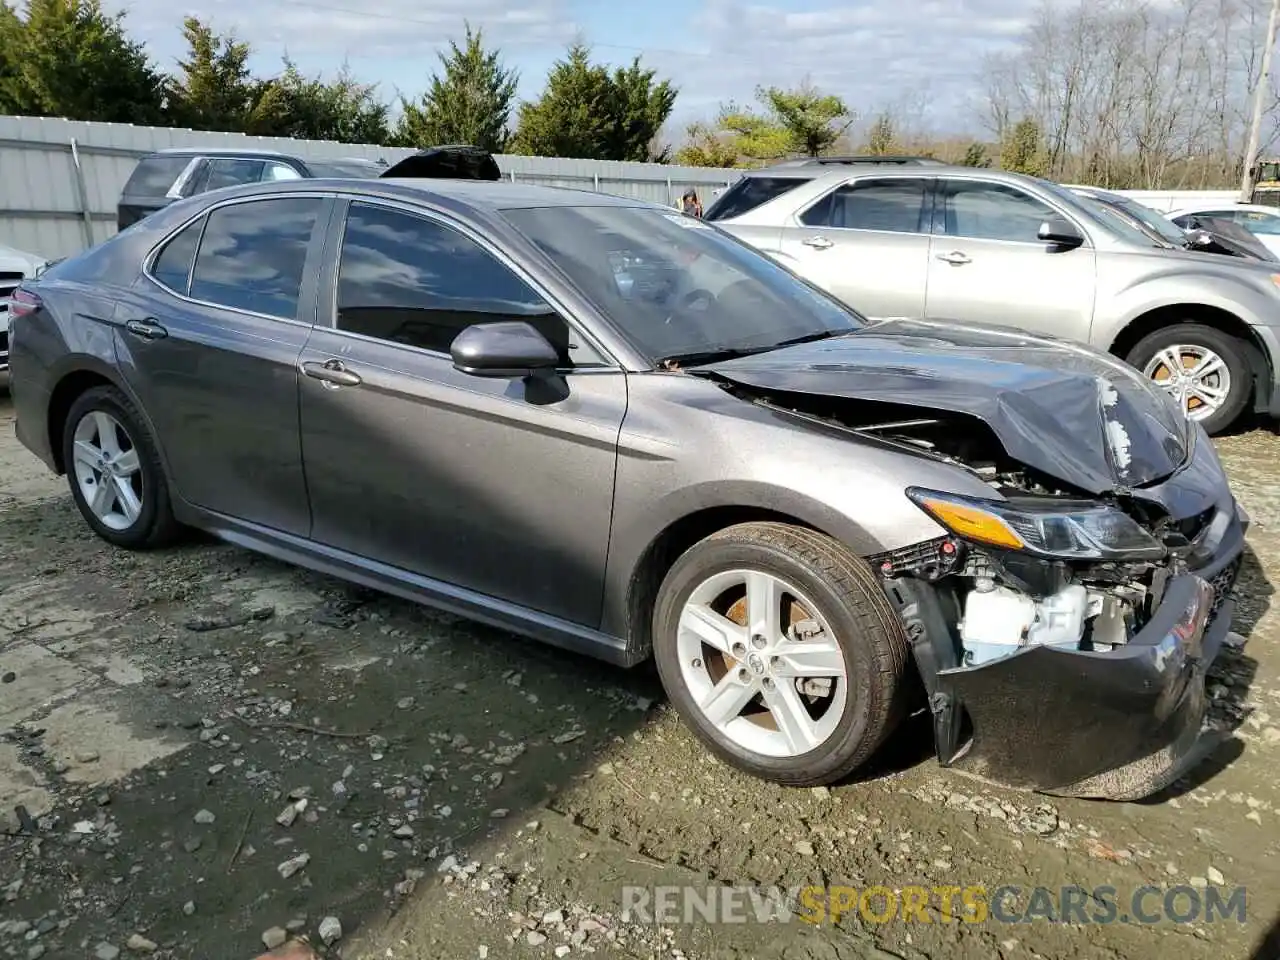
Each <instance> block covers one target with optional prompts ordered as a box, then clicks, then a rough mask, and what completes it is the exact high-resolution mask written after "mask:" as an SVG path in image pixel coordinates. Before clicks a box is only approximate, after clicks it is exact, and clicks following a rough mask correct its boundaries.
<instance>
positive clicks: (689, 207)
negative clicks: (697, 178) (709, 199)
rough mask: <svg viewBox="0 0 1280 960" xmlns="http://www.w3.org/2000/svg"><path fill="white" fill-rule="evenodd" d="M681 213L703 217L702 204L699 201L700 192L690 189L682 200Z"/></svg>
mask: <svg viewBox="0 0 1280 960" xmlns="http://www.w3.org/2000/svg"><path fill="white" fill-rule="evenodd" d="M680 212H681V213H683V214H685V215H686V216H690V217H699V218H701V216H702V203H701V201H700V200H698V191H696V190H694V189H693V187H690V188H689V189H688V190H686V191H685V192H684V196H683V197H681V198H680Z"/></svg>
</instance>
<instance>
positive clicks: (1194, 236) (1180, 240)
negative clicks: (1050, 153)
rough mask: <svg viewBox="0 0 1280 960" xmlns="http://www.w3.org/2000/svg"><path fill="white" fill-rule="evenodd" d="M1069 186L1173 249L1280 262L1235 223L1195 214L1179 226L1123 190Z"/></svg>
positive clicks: (1103, 210)
mask: <svg viewBox="0 0 1280 960" xmlns="http://www.w3.org/2000/svg"><path fill="white" fill-rule="evenodd" d="M1067 189H1068V190H1070V191H1071V192H1072V193H1074V194H1075V195H1076V196H1078V197H1084V198H1086V199H1087V200H1091V201H1093V202H1094V203H1095V204H1097V205H1098V207H1099V208H1100V209H1101V210H1102V212H1103V213H1104V214H1107V215H1109V216H1113V217H1119V218H1120V219H1121V220H1122V221H1123V222H1124V223H1126V224H1128V225H1129V226H1131V227H1133V228H1134V229H1136V230H1140V231H1142V232H1143V233H1145V234H1147V235H1148V236H1149V237H1150V238H1151V239H1152V240H1153V241H1156V242H1158V243H1159V242H1162V243H1165V244H1167V245H1168V246H1170V247H1171V248H1173V249H1184V250H1195V251H1197V252H1199V253H1218V254H1224V255H1226V256H1231V257H1244V258H1245V259H1247V260H1262V261H1264V262H1267V263H1276V264H1280V258H1277V257H1276V255H1275V254H1273V253H1272V252H1271V251H1270V250H1268V249H1267V248H1266V247H1265V246H1264V245H1263V244H1261V243H1259V242H1258V240H1257V239H1256V238H1255V237H1254V236H1253V234H1251V233H1249V232H1248V231H1247V230H1245V229H1244V228H1243V227H1240V226H1238V225H1237V224H1235V223H1234V222H1230V221H1223V220H1218V219H1213V218H1209V217H1204V218H1199V217H1194V218H1192V219H1191V220H1189V221H1188V222H1186V223H1185V224H1184V225H1183V226H1179V225H1178V224H1176V223H1174V222H1173V221H1172V220H1170V219H1169V218H1168V217H1167V216H1165V215H1164V214H1162V213H1159V212H1158V211H1156V210H1152V209H1151V208H1150V207H1148V206H1145V205H1144V204H1141V203H1139V202H1138V201H1137V200H1134V199H1132V198H1130V197H1126V196H1124V195H1123V194H1120V193H1113V192H1112V191H1110V190H1103V189H1101V188H1099V187H1080V186H1068V187H1067ZM1272 269H1275V268H1274V267H1273V268H1272Z"/></svg>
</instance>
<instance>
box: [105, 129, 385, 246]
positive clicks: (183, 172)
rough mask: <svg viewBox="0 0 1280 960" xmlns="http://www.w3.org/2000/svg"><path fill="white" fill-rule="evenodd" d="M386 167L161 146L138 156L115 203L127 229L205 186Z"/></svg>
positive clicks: (373, 173)
mask: <svg viewBox="0 0 1280 960" xmlns="http://www.w3.org/2000/svg"><path fill="white" fill-rule="evenodd" d="M386 169H387V167H386V164H385V163H379V162H377V161H374V160H363V159H360V158H351V159H345V160H303V159H302V158H301V157H295V156H292V155H290V154H287V153H277V152H276V151H273V150H237V149H226V148H211V149H200V148H191V147H178V148H174V149H170V150H158V151H156V152H155V153H152V154H148V155H147V156H145V157H143V158H142V159H141V160H139V161H138V165H137V166H136V167H134V169H133V174H132V175H131V176H130V177H129V180H128V182H126V183H125V185H124V191H123V193H122V194H121V196H120V203H119V205H118V206H117V208H116V226H117V228H118V229H120V230H123V229H125V227H128V226H130V225H131V224H134V223H136V222H137V221H139V220H141V219H142V218H143V217H145V216H147V215H148V214H150V213H154V212H155V211H156V210H160V209H163V208H164V207H167V206H168V205H169V204H171V203H173V202H174V201H175V200H181V199H182V198H183V197H193V196H195V195H196V194H199V193H204V192H205V191H207V190H217V189H220V188H222V187H233V186H238V185H241V184H246V183H260V182H270V181H275V180H298V179H303V178H314V177H357V178H361V179H367V178H372V177H377V176H380V175H381V174H382V172H383V171H384V170H386Z"/></svg>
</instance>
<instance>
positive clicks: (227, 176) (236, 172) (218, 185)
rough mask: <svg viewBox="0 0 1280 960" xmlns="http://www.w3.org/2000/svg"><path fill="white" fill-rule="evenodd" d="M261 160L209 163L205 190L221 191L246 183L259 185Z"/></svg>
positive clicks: (220, 160)
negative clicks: (224, 188)
mask: <svg viewBox="0 0 1280 960" xmlns="http://www.w3.org/2000/svg"><path fill="white" fill-rule="evenodd" d="M264 166H265V163H264V162H263V161H261V160H231V159H226V158H222V159H218V160H210V161H209V177H208V179H207V180H206V181H205V184H204V189H205V190H221V189H222V188H223V187H238V186H240V185H241V184H245V183H257V182H258V181H259V180H261V179H262V168H263V167H264Z"/></svg>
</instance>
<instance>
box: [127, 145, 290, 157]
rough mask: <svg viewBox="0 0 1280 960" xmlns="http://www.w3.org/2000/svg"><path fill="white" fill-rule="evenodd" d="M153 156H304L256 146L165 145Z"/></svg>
mask: <svg viewBox="0 0 1280 960" xmlns="http://www.w3.org/2000/svg"><path fill="white" fill-rule="evenodd" d="M150 156H153V157H253V158H268V157H269V158H271V159H273V160H301V159H302V157H299V156H297V155H296V154H292V153H284V152H283V151H280V150H263V149H261V148H255V147H165V148H164V149H163V150H157V151H155V152H154V153H152V154H150Z"/></svg>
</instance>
